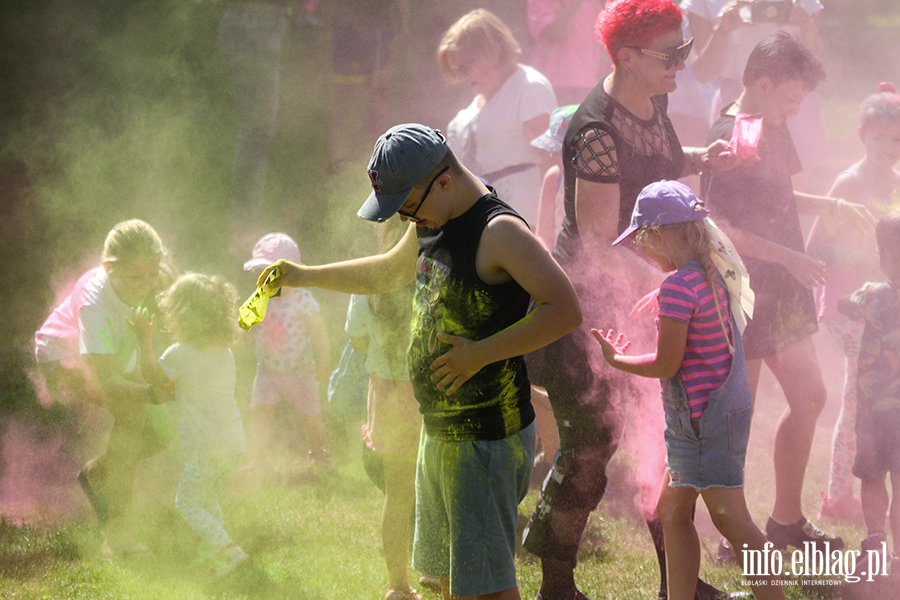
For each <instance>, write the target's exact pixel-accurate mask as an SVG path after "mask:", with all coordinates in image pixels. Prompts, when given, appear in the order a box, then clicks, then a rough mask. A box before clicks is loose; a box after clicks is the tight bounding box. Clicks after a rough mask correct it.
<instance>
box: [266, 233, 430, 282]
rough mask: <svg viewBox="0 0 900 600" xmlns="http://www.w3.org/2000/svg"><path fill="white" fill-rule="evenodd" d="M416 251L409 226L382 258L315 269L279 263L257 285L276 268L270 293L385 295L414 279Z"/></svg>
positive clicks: (290, 263) (358, 260)
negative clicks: (314, 290)
mask: <svg viewBox="0 0 900 600" xmlns="http://www.w3.org/2000/svg"><path fill="white" fill-rule="evenodd" d="M418 250H419V242H418V240H417V238H416V225H415V223H410V225H409V229H407V230H406V234H405V235H404V236H403V238H402V239H401V240H400V241H399V242H398V243H397V245H396V246H394V247H393V248H391V249H390V250H388V251H387V252H386V253H384V254H378V255H375V256H367V257H365V258H355V259H353V260H347V261H343V262H337V263H330V264H327V265H319V266H315V267H311V266H306V265H298V264H294V263H292V262H289V261H286V260H279V261H278V262H276V263H275V264H273V265H269V266H268V267H266V268H265V269H264V270H263V272H262V274H261V275H260V276H259V279H258V280H257V283H256V285H257V286H261V285H263V283H264V282H265V281H266V277H268V276H269V273H270V272H272V269H274V268H275V267H278V269H280V271H281V276H280V277H278V279H276V280H275V281H273V282H272V283H270V284H269V285H270V287H272V288H273V289H275V288H278V287H281V286H286V287H318V288H322V289H325V290H331V291H334V292H343V293H345V294H384V293H387V292H393V291H396V290H399V289H400V288H402V287H404V286H405V285H407V284H409V283H411V282H412V281H413V280H414V279H415V278H416V260H417V259H418Z"/></svg>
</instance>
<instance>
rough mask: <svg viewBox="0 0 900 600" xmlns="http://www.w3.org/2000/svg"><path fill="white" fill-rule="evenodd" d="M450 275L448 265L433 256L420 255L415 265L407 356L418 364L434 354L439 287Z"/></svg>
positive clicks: (436, 342)
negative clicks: (410, 340)
mask: <svg viewBox="0 0 900 600" xmlns="http://www.w3.org/2000/svg"><path fill="white" fill-rule="evenodd" d="M449 276H450V267H448V266H447V265H444V264H442V263H440V262H438V261H436V260H434V259H433V258H429V257H426V256H420V257H419V261H418V263H417V264H416V302H415V306H414V307H413V313H414V319H413V325H412V335H411V339H412V340H413V341H412V346H411V347H410V356H411V358H412V361H413V364H419V359H421V358H422V357H423V356H435V355H436V353H437V348H438V346H439V344H440V342H439V341H438V339H437V333H438V331H437V327H436V324H437V311H438V309H439V308H440V304H441V289H442V288H443V286H444V284H445V283H446V281H447V278H448V277H449Z"/></svg>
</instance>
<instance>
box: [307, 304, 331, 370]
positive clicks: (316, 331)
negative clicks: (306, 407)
mask: <svg viewBox="0 0 900 600" xmlns="http://www.w3.org/2000/svg"><path fill="white" fill-rule="evenodd" d="M306 330H307V331H308V332H309V339H310V341H311V342H312V348H313V355H314V356H315V358H316V381H318V382H320V383H321V382H327V381H328V379H329V378H330V377H331V342H330V340H329V339H328V331H326V330H325V322H324V321H322V315H321V314H320V313H315V314H312V315H307V316H306Z"/></svg>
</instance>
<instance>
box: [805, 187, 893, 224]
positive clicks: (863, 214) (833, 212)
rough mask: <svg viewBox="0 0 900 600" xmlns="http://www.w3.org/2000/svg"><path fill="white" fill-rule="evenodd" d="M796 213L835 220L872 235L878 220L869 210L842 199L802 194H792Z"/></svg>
mask: <svg viewBox="0 0 900 600" xmlns="http://www.w3.org/2000/svg"><path fill="white" fill-rule="evenodd" d="M794 200H795V201H796V202H797V211H798V212H799V213H800V214H801V215H819V216H825V217H829V218H834V219H837V220H838V222H840V223H842V224H843V223H846V224H848V225H853V226H854V227H856V228H857V229H859V230H860V231H861V232H863V233H866V234H868V233H872V232H873V231H874V230H875V225H876V224H877V223H878V219H876V218H875V217H873V216H872V213H870V212H869V209H868V208H866V207H865V206H863V205H862V204H854V203H852V202H847V201H846V200H844V199H843V198H838V197H836V196H835V197H828V196H814V195H812V194H805V193H803V192H797V191H795V192H794Z"/></svg>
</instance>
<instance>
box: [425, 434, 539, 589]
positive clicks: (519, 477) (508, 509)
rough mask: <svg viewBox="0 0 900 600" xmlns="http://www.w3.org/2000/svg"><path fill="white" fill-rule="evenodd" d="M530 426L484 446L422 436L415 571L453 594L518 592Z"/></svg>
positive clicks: (531, 444) (530, 461)
mask: <svg viewBox="0 0 900 600" xmlns="http://www.w3.org/2000/svg"><path fill="white" fill-rule="evenodd" d="M534 443H535V424H534V422H532V423H531V424H530V425H529V426H527V427H526V428H524V429H523V430H522V431H520V432H519V433H517V434H514V435H511V436H509V437H508V438H505V439H502V440H496V441H490V442H484V441H468V442H447V441H442V440H436V439H434V438H432V437H430V436H429V435H428V434H427V433H426V432H425V430H424V428H423V430H422V436H421V440H420V442H419V457H418V465H417V469H416V534H415V540H414V542H413V568H415V569H416V570H417V571H419V572H421V573H428V574H429V575H436V576H438V577H445V578H449V579H450V593H451V594H452V595H454V596H478V595H482V594H492V593H494V592H500V591H503V590H508V589H510V588H514V587H516V585H517V584H516V565H515V553H516V524H517V522H518V518H519V513H518V506H519V503H520V502H521V501H522V500H523V499H524V498H525V494H527V493H528V484H529V480H530V479H531V468H532V464H533V461H534Z"/></svg>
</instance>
